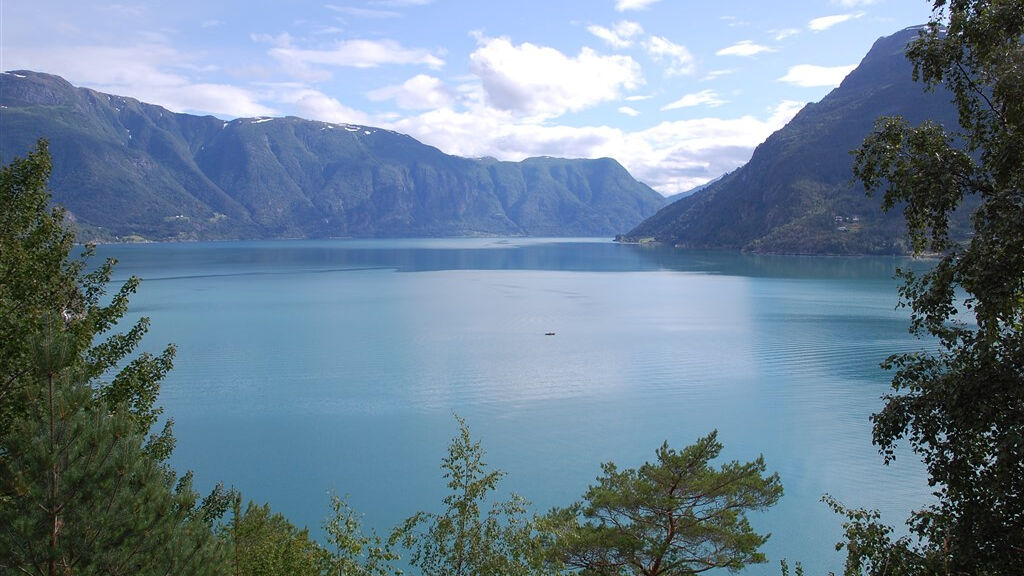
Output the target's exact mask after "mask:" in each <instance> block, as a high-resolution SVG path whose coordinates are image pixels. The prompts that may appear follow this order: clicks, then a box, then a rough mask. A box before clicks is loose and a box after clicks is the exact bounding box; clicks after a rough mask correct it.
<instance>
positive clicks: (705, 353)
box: [100, 238, 927, 574]
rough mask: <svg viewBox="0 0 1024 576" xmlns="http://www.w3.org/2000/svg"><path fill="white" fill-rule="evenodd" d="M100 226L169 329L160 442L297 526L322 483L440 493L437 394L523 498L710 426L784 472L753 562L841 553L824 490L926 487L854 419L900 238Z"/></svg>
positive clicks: (319, 505)
mask: <svg viewBox="0 0 1024 576" xmlns="http://www.w3.org/2000/svg"><path fill="white" fill-rule="evenodd" d="M100 252H101V255H109V256H116V257H117V258H118V259H119V260H120V261H121V265H120V266H119V267H118V269H117V270H118V274H119V275H120V276H121V277H122V278H123V277H126V276H127V275H129V274H135V275H138V276H140V277H142V278H143V285H142V288H141V291H140V294H139V295H138V296H137V297H136V298H135V300H134V306H133V309H132V312H131V314H132V316H133V317H135V316H139V315H148V316H150V317H151V318H152V320H153V330H152V333H151V334H150V335H149V336H148V337H147V346H149V347H151V348H152V349H158V348H160V347H162V345H163V344H165V343H167V342H174V343H175V344H176V345H177V346H178V349H179V354H178V358H177V362H176V364H177V367H176V368H175V370H174V371H173V373H172V374H171V375H170V376H169V378H168V379H167V381H166V382H165V385H164V387H163V392H162V396H161V402H162V403H163V405H164V407H165V408H166V413H167V415H169V416H171V417H173V418H174V420H175V421H176V428H175V432H176V435H177V437H178V440H179V442H178V448H177V451H176V453H175V456H174V462H175V464H176V465H177V466H178V467H179V468H191V469H194V470H195V471H196V473H197V477H198V479H199V481H200V482H201V483H204V484H206V485H211V484H213V483H214V482H216V481H219V480H223V481H225V482H228V483H231V484H234V485H235V486H237V487H239V488H240V489H242V490H243V491H244V492H245V493H246V494H247V495H248V496H249V497H252V498H254V499H256V500H258V501H270V502H271V503H272V504H273V506H274V507H275V508H276V509H279V510H281V511H283V512H285V513H286V514H287V515H288V516H289V517H291V518H292V519H293V520H295V521H296V522H298V523H300V524H308V525H309V526H310V527H311V528H313V529H314V530H316V529H317V528H318V526H319V524H320V521H321V519H322V517H323V516H324V515H325V514H326V511H327V502H328V497H327V492H328V491H329V490H335V491H337V492H339V493H341V494H349V495H350V501H351V502H352V504H353V505H355V506H356V507H357V508H358V509H359V510H360V511H362V512H364V513H365V514H366V519H367V522H368V523H369V524H371V525H372V526H375V527H377V528H378V529H379V530H386V529H388V528H389V527H390V526H393V525H394V524H395V523H397V522H398V521H399V520H400V519H402V518H403V517H405V516H407V515H409V514H411V513H413V512H415V511H416V510H420V509H424V508H427V507H431V506H436V505H437V503H439V501H440V497H441V494H442V492H443V489H444V481H443V479H442V478H440V476H439V474H440V471H439V462H440V458H441V457H442V455H443V454H444V450H445V445H446V443H447V440H448V438H449V437H450V436H451V435H452V434H453V433H454V431H455V423H454V420H453V418H452V414H453V413H458V414H459V415H461V416H462V417H464V418H466V420H467V421H468V423H469V424H470V427H471V430H472V432H473V434H474V436H475V437H477V438H478V439H480V440H482V441H483V443H484V446H485V447H486V448H487V450H488V456H489V457H488V462H489V463H491V464H492V465H495V466H497V467H500V468H502V469H504V470H506V471H507V472H508V473H509V474H508V476H507V481H506V486H507V487H508V488H509V489H513V490H515V491H517V492H519V493H520V494H522V495H524V496H526V497H528V498H530V499H531V500H533V501H534V502H535V503H536V505H537V507H538V508H539V509H545V508H547V507H549V506H552V505H565V504H568V503H569V502H571V501H572V500H573V499H575V498H578V497H579V496H580V495H581V494H582V493H583V491H584V490H585V489H586V486H587V485H588V484H589V483H590V482H592V481H593V479H594V478H595V476H596V475H597V474H598V473H599V471H600V469H599V466H598V465H599V463H600V462H603V461H608V460H614V461H615V462H617V463H619V464H620V465H623V466H632V465H636V464H639V463H641V462H642V461H643V460H645V459H650V458H651V457H653V454H654V449H655V448H656V447H657V446H659V445H660V444H661V442H662V441H664V440H668V441H669V442H671V443H673V444H674V445H676V446H680V447H681V446H682V445H684V444H686V443H689V442H692V441H693V440H695V439H696V438H697V437H699V436H702V435H704V434H706V433H707V432H708V431H709V430H711V429H718V430H719V433H720V438H721V439H722V440H723V442H724V443H725V445H726V450H725V452H726V456H727V457H728V458H737V459H751V458H754V457H756V456H757V455H758V454H761V453H763V454H764V455H765V458H766V460H767V462H768V463H769V466H770V468H772V469H773V470H777V471H778V472H779V473H780V474H781V476H782V479H783V484H784V486H785V489H786V496H785V497H784V499H783V501H782V502H781V503H780V504H779V506H777V507H776V508H775V509H773V510H772V511H770V512H768V513H767V514H765V515H763V516H760V517H758V518H757V519H756V522H757V525H758V526H759V527H761V528H762V529H764V530H769V531H771V532H772V533H773V537H772V540H771V541H770V544H769V546H768V549H767V551H768V552H769V554H770V556H771V557H772V559H773V562H774V561H777V559H778V558H780V557H782V556H786V557H788V558H789V559H790V560H791V561H792V560H802V561H803V562H804V564H805V566H806V567H807V568H808V571H809V573H825V572H826V571H827V570H834V571H839V569H840V567H841V559H840V558H839V556H838V555H837V554H836V553H835V552H834V550H833V546H832V545H833V544H834V542H835V540H836V539H837V538H838V536H839V533H840V521H839V519H838V518H835V517H834V516H833V515H832V514H831V513H830V512H828V511H827V510H826V509H825V507H824V506H823V505H821V504H820V503H819V502H818V499H819V498H820V497H821V495H822V494H823V493H825V492H829V493H831V494H833V495H835V496H836V497H838V498H839V499H840V500H842V501H844V502H845V503H847V504H850V505H856V506H868V507H878V508H881V509H882V510H883V512H885V513H886V514H888V515H889V518H890V519H891V520H892V521H894V522H897V523H898V522H899V521H900V519H901V518H902V517H903V516H905V512H906V510H907V508H909V507H912V506H917V505H919V504H920V503H921V502H922V501H923V500H924V498H925V497H926V493H927V489H926V486H925V485H924V482H923V479H922V478H923V476H922V473H921V469H920V467H919V466H916V465H914V464H913V462H912V459H911V458H901V459H900V460H899V461H898V462H897V465H896V466H894V467H889V468H886V467H883V466H882V465H881V460H880V458H879V457H878V455H877V453H876V451H875V449H874V448H873V447H872V446H871V445H870V423H869V421H868V417H869V415H870V414H871V413H872V412H874V411H877V410H878V409H879V407H880V402H879V400H878V399H879V397H880V395H881V394H883V393H885V392H886V390H887V387H888V384H887V382H888V375H887V374H885V373H884V372H882V371H881V370H880V369H879V368H878V365H879V363H880V362H881V361H882V360H883V359H884V358H885V357H886V356H887V355H889V354H892V353H894V352H899V351H902V350H914V349H918V348H920V347H921V346H923V344H922V343H921V342H919V341H916V340H914V339H912V338H911V337H910V336H909V335H908V334H907V332H906V326H907V318H906V314H905V312H901V311H898V310H896V309H895V305H896V302H897V297H896V282H895V281H894V280H893V275H894V273H895V271H896V268H897V267H898V266H922V265H925V264H922V263H919V262H909V261H905V260H899V259H893V258H810V257H766V256H751V255H742V254H732V253H717V252H697V251H682V250H673V249H668V248H663V247H653V246H635V245H619V244H615V243H612V242H609V241H604V240H588V239H570V240H564V239H563V240H537V239H518V238H517V239H493V238H478V239H454V240H450V239H443V240H439V239H430V240H338V241H279V242H238V243H206V244H164V245H144V246H105V247H101V249H100ZM550 332H553V333H554V335H553V336H547V335H546V334H547V333H550ZM751 573H757V574H761V573H777V567H776V566H775V565H771V566H765V567H762V568H760V569H754V570H753V571H751Z"/></svg>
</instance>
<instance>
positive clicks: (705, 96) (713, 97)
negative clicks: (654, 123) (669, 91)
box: [661, 90, 726, 112]
mask: <svg viewBox="0 0 1024 576" xmlns="http://www.w3.org/2000/svg"><path fill="white" fill-rule="evenodd" d="M725 103H726V101H725V100H722V99H721V98H720V97H719V96H718V93H717V92H715V91H714V90H701V91H700V92H696V93H694V94H687V95H686V96H683V97H682V98H680V99H679V100H676V101H675V102H672V103H671V104H666V105H665V106H662V108H661V110H662V112H665V111H667V110H678V109H679V108H692V107H694V106H710V107H712V108H714V107H717V106H721V105H722V104H725Z"/></svg>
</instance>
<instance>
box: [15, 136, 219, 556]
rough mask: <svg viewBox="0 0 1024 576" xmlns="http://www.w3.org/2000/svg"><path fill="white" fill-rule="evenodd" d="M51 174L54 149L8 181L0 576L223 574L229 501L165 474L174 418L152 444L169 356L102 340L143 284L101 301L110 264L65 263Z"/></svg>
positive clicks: (69, 239)
mask: <svg viewBox="0 0 1024 576" xmlns="http://www.w3.org/2000/svg"><path fill="white" fill-rule="evenodd" d="M49 170H50V157H49V152H48V148H47V145H46V142H45V141H40V142H39V144H38V145H37V147H36V149H35V150H34V151H33V152H31V153H30V154H29V155H28V156H27V157H26V158H16V159H15V160H14V161H12V162H11V164H9V165H7V166H5V167H3V169H2V170H0V204H2V205H3V206H4V209H3V211H2V212H0V318H2V320H3V321H2V322H0V568H3V569H4V573H7V571H10V572H13V573H23V574H40V575H42V574H49V575H54V574H56V573H58V572H59V573H62V574H126V573H131V574H161V575H162V574H211V573H218V571H219V570H220V569H221V568H223V564H222V563H221V558H222V556H221V554H220V552H219V549H218V547H217V546H216V543H215V541H214V539H213V535H212V532H211V518H212V516H213V515H215V514H216V508H217V506H218V500H219V495H220V493H219V492H218V491H217V490H215V491H214V493H213V494H211V496H210V497H208V498H207V499H206V500H204V501H203V502H202V503H200V502H199V501H198V498H197V495H196V494H195V492H194V491H193V490H192V487H191V475H185V476H184V477H182V478H181V479H178V478H177V476H176V474H175V473H174V472H173V471H172V470H171V469H170V468H169V466H167V464H166V459H167V457H168V456H169V455H170V451H171V449H172V448H173V444H174V439H173V436H172V435H171V423H170V421H168V422H167V423H166V424H165V426H164V427H163V429H162V431H160V432H159V433H157V434H154V435H152V436H149V437H148V438H147V434H149V431H150V428H151V427H152V425H153V424H154V423H155V422H156V420H157V417H158V415H159V412H160V410H159V408H158V407H156V406H155V399H156V394H157V391H158V389H159V380H160V378H162V376H163V375H164V373H166V371H167V370H169V369H170V365H171V357H172V356H173V348H170V347H169V348H168V349H167V350H166V351H165V352H164V353H163V354H162V355H160V356H151V355H146V354H141V355H138V356H136V357H134V358H132V359H130V360H129V359H128V356H129V355H130V354H131V353H132V352H133V351H134V349H135V348H136V346H137V345H138V343H139V341H140V339H141V338H142V335H143V334H144V333H145V331H146V322H145V321H140V322H139V323H137V324H135V325H134V326H132V327H131V328H130V329H129V330H128V331H127V332H124V333H115V334H109V335H106V337H105V338H104V335H105V334H106V333H107V332H108V331H110V330H111V329H112V328H114V327H115V325H116V323H117V321H118V320H119V319H120V318H121V316H122V315H123V314H124V312H125V310H126V308H127V305H128V297H129V295H130V294H131V293H132V292H133V291H134V290H135V286H136V285H137V280H135V279H133V280H131V281H129V282H127V283H126V284H125V285H124V286H122V287H121V289H120V290H119V291H118V292H117V293H116V294H114V295H113V297H112V299H111V301H110V303H109V304H106V305H104V304H102V303H101V302H102V301H103V299H104V296H105V290H106V285H107V283H108V282H109V280H110V274H111V271H112V268H113V265H114V263H113V262H112V261H108V262H106V263H104V264H102V265H100V266H98V267H97V269H96V270H95V271H92V272H86V269H87V260H86V258H87V257H88V255H89V254H90V253H91V250H89V249H86V253H85V255H84V256H83V257H82V258H80V259H77V260H72V259H71V258H70V257H69V254H70V251H71V249H72V247H73V235H72V233H71V232H70V230H68V228H67V227H66V223H65V221H64V213H63V211H61V210H60V209H59V208H52V209H51V208H50V207H49V193H48V191H47V190H46V182H47V179H48V177H49ZM117 367H120V370H117ZM108 375H112V376H111V378H110V380H109V381H106V380H104V379H105V378H107V377H108Z"/></svg>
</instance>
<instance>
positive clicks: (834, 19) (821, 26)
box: [807, 12, 864, 32]
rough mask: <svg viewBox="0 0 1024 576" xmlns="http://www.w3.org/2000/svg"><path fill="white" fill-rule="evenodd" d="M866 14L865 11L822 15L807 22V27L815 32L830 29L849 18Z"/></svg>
mask: <svg viewBox="0 0 1024 576" xmlns="http://www.w3.org/2000/svg"><path fill="white" fill-rule="evenodd" d="M862 16H864V13H863V12H858V13H856V14H836V15H834V16H822V17H821V18H815V19H814V20H811V21H810V22H808V23H807V27H808V28H810V29H811V30H814V31H815V32H821V31H822V30H828V29H829V28H831V27H833V26H835V25H836V24H842V23H843V22H846V21H848V20H856V19H857V18H860V17H862Z"/></svg>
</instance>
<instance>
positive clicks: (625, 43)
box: [587, 20, 644, 48]
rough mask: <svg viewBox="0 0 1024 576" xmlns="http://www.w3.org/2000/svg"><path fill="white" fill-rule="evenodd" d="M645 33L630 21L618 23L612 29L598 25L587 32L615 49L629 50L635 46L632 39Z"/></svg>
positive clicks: (589, 28)
mask: <svg viewBox="0 0 1024 576" xmlns="http://www.w3.org/2000/svg"><path fill="white" fill-rule="evenodd" d="M643 31H644V29H643V27H642V26H640V25H639V24H637V23H636V22H631V21H629V20H623V21H621V22H618V23H616V24H615V25H614V26H612V27H611V28H605V27H604V26H597V25H593V26H588V27H587V32H590V33H591V34H593V35H594V36H597V37H598V38H600V39H601V40H604V41H605V42H607V43H608V44H609V45H610V46H611V47H613V48H629V47H630V46H632V45H633V40H632V38H633V37H634V36H636V35H637V34H642V33H643Z"/></svg>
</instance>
